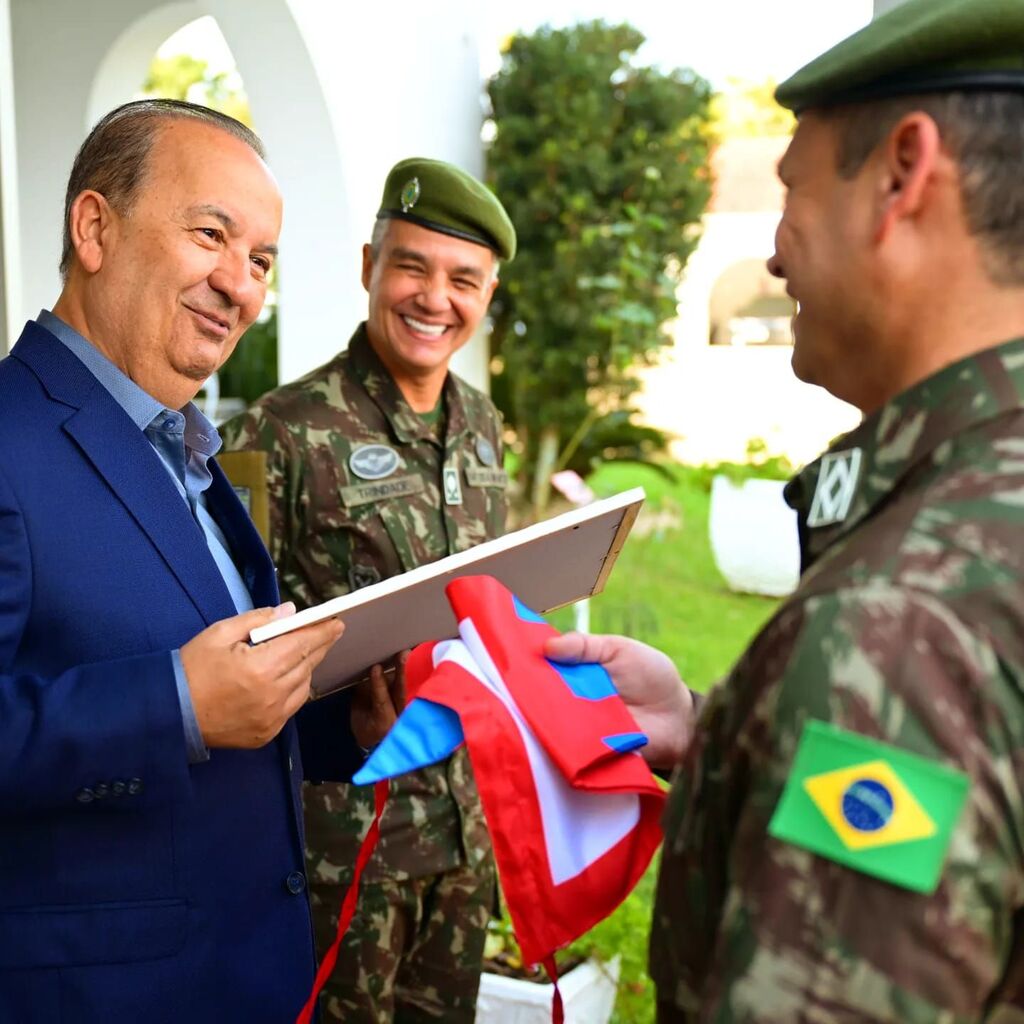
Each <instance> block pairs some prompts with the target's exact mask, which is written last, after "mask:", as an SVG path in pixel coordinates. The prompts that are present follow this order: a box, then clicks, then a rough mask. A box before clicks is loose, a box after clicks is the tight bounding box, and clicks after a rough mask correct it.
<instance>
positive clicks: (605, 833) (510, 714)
mask: <svg viewBox="0 0 1024 1024" xmlns="http://www.w3.org/2000/svg"><path fill="white" fill-rule="evenodd" d="M447 594H448V599H449V601H450V602H451V605H452V608H453V610H454V611H455V615H456V619H457V620H458V623H459V638H458V639H456V640H447V641H442V642H440V643H430V644H423V645H421V646H420V647H418V648H416V650H415V651H413V653H412V655H411V656H410V658H409V661H408V664H407V666H406V681H407V689H408V694H409V703H408V705H407V706H406V708H405V710H404V711H403V713H402V714H401V716H400V717H399V719H398V721H397V722H396V724H395V726H394V727H393V728H392V729H391V731H390V732H389V733H388V735H387V737H386V738H385V739H384V741H383V742H382V743H381V745H380V746H379V747H378V748H377V749H376V750H375V751H374V753H373V755H372V756H371V757H370V759H369V760H368V761H367V763H366V765H365V766H364V767H363V769H362V770H361V771H360V772H359V773H358V774H357V775H356V776H355V780H354V781H356V782H357V783H370V782H376V781H379V780H381V779H386V778H389V777H392V776H395V775H400V774H402V773H404V772H407V771H411V770H413V769H415V768H419V767H422V766H424V765H427V764H432V763H435V762H437V761H439V760H441V759H443V758H444V757H446V756H447V755H448V754H450V753H452V752H453V751H454V750H455V749H457V748H458V747H459V746H460V745H461V744H462V743H463V742H465V744H466V746H467V749H468V751H469V757H470V761H471V762H472V765H473V772H474V775H475V777H476V783H477V788H478V789H479V791H480V798H481V802H482V804H483V809H484V813H485V815H486V817H487V822H488V827H489V829H490V832H491V839H492V842H493V844H494V852H495V859H496V861H497V865H498V873H499V877H500V879H501V886H502V891H503V894H504V897H505V902H506V904H507V906H508V910H509V915H510V916H511V918H512V924H513V927H514V929H515V932H516V938H517V940H518V941H519V945H520V948H521V950H522V954H523V959H524V961H525V962H526V963H539V962H545V963H548V964H550V963H551V960H550V957H551V955H552V954H553V953H554V951H555V950H556V949H560V948H561V947H563V946H565V945H567V944H568V943H569V942H571V941H573V940H574V939H576V938H578V937H579V936H580V935H581V934H583V933H584V932H585V931H587V930H588V929H590V928H591V927H593V926H594V925H595V924H596V923H597V922H598V921H601V920H602V919H603V918H605V917H606V916H607V915H608V914H610V913H611V912H612V911H613V910H614V909H615V908H616V907H617V906H618V905H619V903H621V901H622V900H623V899H625V897H626V896H627V895H628V894H629V892H630V890H631V889H632V888H633V886H634V885H635V884H636V882H637V881H638V880H639V879H640V876H641V875H642V874H643V872H644V870H645V869H646V867H647V865H648V863H649V862H650V859H651V857H652V856H653V854H654V852H655V850H656V849H657V848H658V845H659V843H660V841H661V828H660V824H659V823H660V818H661V811H662V808H663V805H664V800H665V795H664V792H663V790H662V788H661V787H660V785H659V784H658V782H657V780H656V779H655V778H654V777H653V776H652V775H651V772H650V770H649V769H648V768H647V765H646V764H645V763H644V761H643V759H642V758H641V756H640V755H639V754H638V753H637V752H636V751H637V749H638V748H639V747H641V746H643V745H644V744H645V743H646V742H647V737H646V736H644V734H643V733H641V732H639V730H638V729H637V726H636V723H635V722H634V720H633V718H632V716H631V715H630V713H629V711H628V710H627V708H626V706H625V704H624V703H623V702H622V700H621V699H620V698H619V696H618V694H617V693H616V691H615V688H614V686H613V685H612V682H611V679H610V678H609V676H608V674H607V672H605V670H604V669H603V668H602V667H601V666H599V665H593V664H584V665H574V666H567V665H559V664H556V663H554V662H552V661H549V660H548V659H547V658H545V657H544V644H545V641H546V640H547V639H548V638H549V637H550V636H552V635H554V633H555V630H554V629H553V628H552V627H551V626H549V625H547V624H546V623H545V622H544V620H543V619H541V618H540V617H539V616H537V615H535V614H534V613H533V612H531V611H530V610H529V609H527V608H526V607H524V606H523V605H522V604H521V603H520V602H519V601H518V600H517V599H516V598H515V597H514V596H513V595H512V594H511V593H509V591H508V590H506V589H505V587H503V586H502V585H501V584H500V583H499V582H498V581H497V580H495V579H492V578H491V577H488V576H475V577H464V578H462V579H459V580H455V581H453V582H452V583H450V584H449V585H448V588H447Z"/></svg>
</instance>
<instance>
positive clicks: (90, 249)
mask: <svg viewBox="0 0 1024 1024" xmlns="http://www.w3.org/2000/svg"><path fill="white" fill-rule="evenodd" d="M71 225H72V237H73V239H74V244H75V261H74V263H73V264H72V268H71V273H70V274H69V278H68V283H67V285H66V287H65V290H64V293H63V294H62V296H61V300H60V302H59V303H58V304H57V306H55V307H54V311H55V312H56V313H57V314H58V315H59V316H62V317H63V318H64V319H66V320H67V321H68V322H69V323H71V326H73V327H75V328H76V329H78V330H79V331H80V332H81V333H82V334H84V335H85V336H86V337H87V338H88V339H89V340H90V341H92V342H93V344H95V345H96V347H97V348H99V349H100V351H101V352H103V353H104V355H106V356H107V358H109V359H110V360H111V361H112V362H114V363H115V364H116V365H117V366H119V367H120V368H121V369H122V370H123V371H124V372H125V373H126V374H127V375H128V376H129V377H130V378H131V379H132V380H134V381H135V383H136V384H138V385H139V386H140V387H141V388H142V389H143V390H144V391H146V392H148V393H149V394H150V395H152V396H153V397H154V398H156V399H157V400H158V401H161V402H163V403H164V404H165V405H166V406H168V407H169V408H172V409H178V408H181V406H183V405H184V404H186V403H187V402H188V401H189V400H190V399H191V398H193V397H194V396H195V393H196V392H197V391H198V390H199V388H200V386H201V384H202V382H203V381H204V380H206V378H207V377H209V376H210V374H212V373H213V372H214V371H215V370H217V369H218V368H219V367H220V366H221V365H223V363H224V361H225V360H226V359H227V358H228V356H230V355H231V353H232V352H233V351H234V348H235V345H236V344H237V343H238V339H239V338H240V337H241V335H242V333H243V332H244V331H245V329H246V328H247V327H248V326H249V325H250V324H251V323H252V322H253V320H255V319H256V316H257V315H258V314H259V312H260V310H261V309H262V307H263V300H264V298H265V296H266V290H267V275H268V273H269V271H270V268H271V266H272V265H273V261H274V257H275V255H276V251H277V250H276V243H277V237H278V233H279V232H280V228H281V196H280V193H279V191H278V188H277V185H276V183H275V182H274V180H273V177H272V176H271V174H270V172H269V170H268V169H267V167H266V165H265V164H264V163H263V161H262V160H261V159H260V158H259V156H258V155H257V154H256V153H255V152H254V151H253V150H252V149H250V147H249V146H248V145H246V143H244V142H243V141H242V140H241V139H238V138H235V137H234V136H233V135H230V134H228V133H227V132H225V131H222V130H220V129H218V128H215V127H213V126H211V125H208V124H205V123H202V122H197V121H190V120H184V119H178V120H168V121H167V123H166V124H165V125H163V126H161V127H160V128H158V129H157V136H156V139H155V141H154V143H153V146H152V148H151V150H150V152H149V155H148V158H147V164H146V172H145V175H144V180H143V182H142V187H141V189H140V193H139V196H138V198H137V200H136V201H135V203H134V205H133V206H132V208H131V209H130V210H128V211H126V212H125V213H123V214H119V213H118V212H117V211H115V210H114V209H113V208H112V207H111V206H110V205H109V204H108V203H107V202H106V200H105V198H104V197H102V196H100V195H99V194H98V193H95V192H83V193H82V194H81V195H80V196H78V198H77V199H76V200H75V202H74V204H73V205H72V210H71Z"/></svg>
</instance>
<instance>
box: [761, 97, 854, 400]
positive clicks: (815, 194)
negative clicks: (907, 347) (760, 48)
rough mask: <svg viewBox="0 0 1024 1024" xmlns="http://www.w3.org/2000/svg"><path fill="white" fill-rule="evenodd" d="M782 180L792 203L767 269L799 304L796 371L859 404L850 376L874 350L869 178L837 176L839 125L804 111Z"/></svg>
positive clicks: (795, 324) (788, 202)
mask: <svg viewBox="0 0 1024 1024" xmlns="http://www.w3.org/2000/svg"><path fill="white" fill-rule="evenodd" d="M779 177H780V179H781V180H782V183H783V184H784V185H785V186H786V206H785V210H784V212H783V215H782V220H781V221H780V222H779V227H778V230H777V232H776V235H775V254H774V255H773V256H772V258H771V259H770V260H769V261H768V269H769V271H770V272H771V273H772V274H774V275H775V276H776V277H779V278H783V279H785V281H786V291H787V292H788V294H789V295H790V296H791V297H792V298H794V299H796V301H797V303H798V304H799V309H798V312H797V315H796V316H795V317H794V319H793V345H794V347H793V371H794V372H795V373H796V375H797V377H799V378H800V379H801V380H803V381H806V382H808V383H811V384H819V385H821V386H822V387H824V388H826V389H827V390H828V391H830V392H832V394H834V395H836V396H838V397H839V398H845V399H847V400H850V401H853V400H854V395H852V394H850V393H849V392H850V389H849V385H850V384H851V383H852V376H851V374H852V373H853V371H854V370H855V363H856V361H857V360H861V359H865V358H867V353H868V352H869V351H870V334H871V327H870V323H871V321H870V315H869V309H870V306H871V301H870V288H867V287H865V282H867V281H868V280H869V279H870V276H871V275H870V272H869V268H868V266H867V264H866V260H867V259H868V257H869V254H870V251H871V248H872V247H871V237H870V236H871V228H872V223H873V222H872V219H871V216H870V212H871V202H870V199H869V198H867V197H866V195H865V185H866V183H867V184H869V182H868V180H867V179H866V177H863V176H861V177H858V178H854V179H846V178H843V177H842V176H841V175H840V174H839V172H838V169H837V160H836V136H835V129H834V127H833V125H832V124H831V123H830V122H828V121H826V120H825V119H823V118H821V117H820V116H817V115H814V114H805V115H803V116H801V118H800V122H799V124H798V126H797V130H796V133H795V134H794V136H793V141H792V142H791V143H790V146H789V149H788V150H787V151H786V155H785V156H784V157H783V159H782V162H781V163H780V164H779ZM865 199H867V202H866V203H865Z"/></svg>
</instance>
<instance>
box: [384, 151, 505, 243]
mask: <svg viewBox="0 0 1024 1024" xmlns="http://www.w3.org/2000/svg"><path fill="white" fill-rule="evenodd" d="M377 216H378V217H400V218H401V219H402V220H408V221H412V223H413V224H419V225H421V226H422V227H425V228H429V229H430V230H431V231H440V232H442V233H443V234H446V235H453V236H454V237H455V238H464V239H465V240H466V241H467V242H476V243H477V245H486V246H487V248H488V249H493V250H494V251H495V252H496V253H497V254H498V255H499V256H500V257H501V258H502V259H503V260H510V259H512V257H513V256H515V254H516V230H515V228H514V227H512V221H510V220H509V219H508V214H507V213H506V212H505V207H504V206H502V205H501V203H499V202H498V199H497V197H496V196H495V195H494V193H493V192H492V191H491V190H490V189H489V188H487V186H486V185H483V184H481V183H480V182H479V181H477V180H476V178H474V177H473V176H472V175H471V174H467V173H466V172H465V171H463V170H461V169H460V168H458V167H455V166H454V165H452V164H446V163H444V161H442V160H426V159H423V158H422V157H412V158H410V159H408V160H400V161H399V162H398V163H397V164H395V166H394V167H392V168H391V171H390V173H389V174H388V178H387V181H385V182H384V195H383V196H382V197H381V201H380V210H378V212H377Z"/></svg>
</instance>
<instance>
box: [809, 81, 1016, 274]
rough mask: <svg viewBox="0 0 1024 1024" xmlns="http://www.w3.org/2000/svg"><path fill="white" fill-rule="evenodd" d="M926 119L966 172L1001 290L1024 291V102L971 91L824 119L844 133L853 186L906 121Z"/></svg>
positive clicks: (963, 178)
mask: <svg viewBox="0 0 1024 1024" xmlns="http://www.w3.org/2000/svg"><path fill="white" fill-rule="evenodd" d="M913 111H922V112H923V113H925V114H927V115H928V116H929V117H930V118H931V119H932V120H933V121H934V122H935V124H936V125H937V126H938V129H939V134H940V135H941V137H942V142H943V144H944V145H945V146H946V148H947V149H948V150H949V152H950V153H951V154H952V155H953V158H954V159H955V160H956V161H957V163H958V164H959V167H960V192H961V198H962V200H963V204H964V212H965V214H966V216H967V224H968V227H969V229H970V231H971V234H973V235H974V236H975V237H977V238H978V240H979V241H980V242H981V247H982V253H983V256H984V259H985V270H986V272H987V273H988V276H989V278H990V279H991V280H992V281H993V283H995V284H999V285H1019V284H1024V183H1022V177H1021V168H1022V167H1024V95H1022V94H1021V93H1018V92H989V91H977V92H975V91H963V92H946V93H929V94H923V95H916V96H898V97H894V98H892V99H887V100H877V101H871V102H864V103H854V104H848V105H845V106H840V107H835V108H826V109H824V110H822V111H820V112H821V113H822V114H823V115H824V116H825V117H827V118H828V119H829V120H831V121H832V122H833V123H834V124H836V126H837V136H838V143H839V145H838V151H837V165H838V171H839V174H840V175H842V176H843V177H845V178H853V177H855V176H856V175H857V173H858V172H859V171H860V169H861V168H862V167H863V166H864V163H865V162H866V161H867V159H868V157H869V156H870V155H871V154H872V153H873V152H874V151H875V148H876V147H877V146H878V145H879V144H880V143H881V142H882V140H883V139H884V138H885V137H886V136H887V135H888V133H889V132H890V131H891V130H892V128H893V127H894V126H895V125H896V123H897V122H898V121H899V120H900V118H901V117H904V116H905V115H907V114H909V113H912V112H913Z"/></svg>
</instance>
